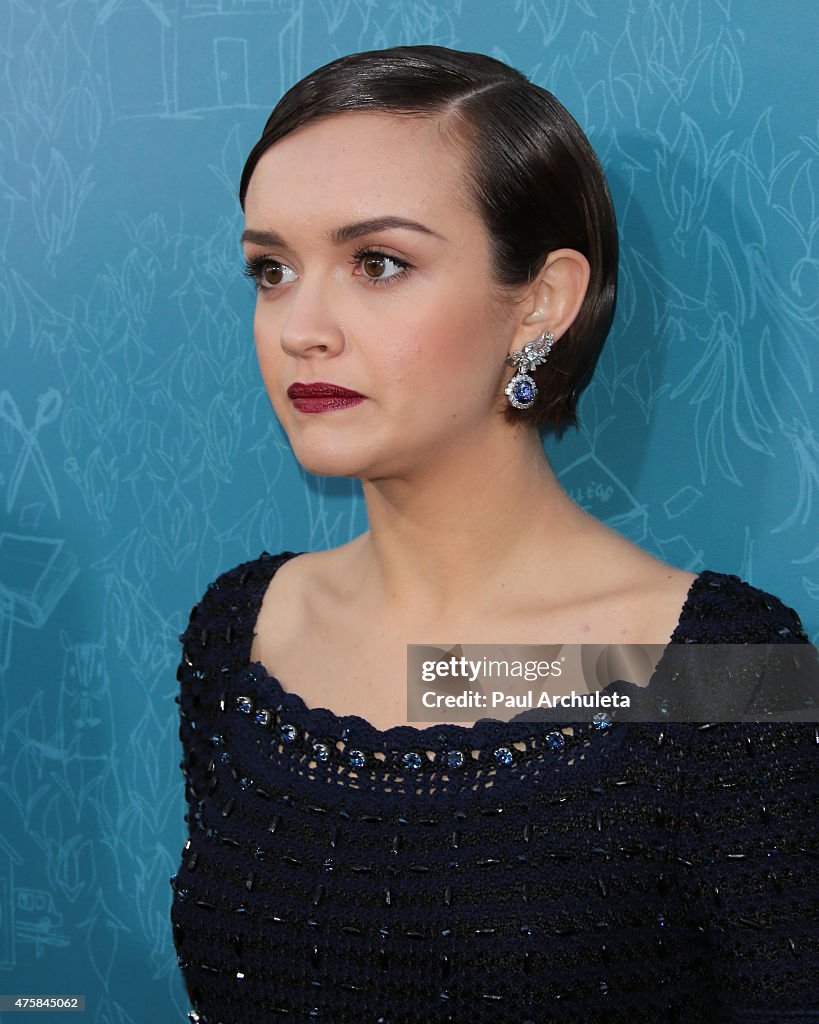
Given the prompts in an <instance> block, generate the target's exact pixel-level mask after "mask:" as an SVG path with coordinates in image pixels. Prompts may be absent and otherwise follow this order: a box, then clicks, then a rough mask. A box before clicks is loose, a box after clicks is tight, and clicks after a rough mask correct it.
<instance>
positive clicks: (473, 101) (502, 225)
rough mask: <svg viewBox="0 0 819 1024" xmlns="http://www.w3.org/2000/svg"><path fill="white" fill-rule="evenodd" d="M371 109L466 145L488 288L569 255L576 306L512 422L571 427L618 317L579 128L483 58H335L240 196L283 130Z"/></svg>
mask: <svg viewBox="0 0 819 1024" xmlns="http://www.w3.org/2000/svg"><path fill="white" fill-rule="evenodd" d="M356 110H371V111H382V112H390V113H395V114H406V115H415V116H435V115H439V114H440V115H445V116H447V117H448V118H449V119H450V122H451V124H452V125H453V128H454V130H455V132H456V134H457V136H458V137H459V138H460V140H461V141H462V143H463V145H464V146H465V149H466V153H467V167H468V169H469V170H468V180H467V182H466V185H467V189H468V191H469V193H470V195H471V198H472V200H473V202H474V205H475V207H476V209H477V210H478V212H479V214H480V216H481V217H482V219H483V222H484V224H485V226H486V229H487V232H488V235H489V240H490V250H491V254H492V265H493V273H494V277H495V280H496V281H497V283H498V284H499V285H500V286H501V287H509V288H516V287H518V286H521V285H525V284H526V283H528V282H529V281H531V280H532V278H533V277H534V275H535V274H537V272H538V271H539V270H540V269H541V267H542V266H543V264H544V262H545V260H546V258H547V256H548V255H549V253H550V252H553V251H554V250H556V249H562V248H564V247H565V248H570V249H576V250H578V251H579V252H581V253H583V255H584V256H585V257H586V258H587V259H588V261H589V264H590V266H591V279H590V281H589V287H588V290H587V293H586V297H585V298H584V300H583V304H582V306H581V308H580V311H579V313H578V315H577V318H576V319H575V321H574V322H573V323H572V325H571V327H570V328H569V329H568V331H566V333H565V334H564V336H563V337H562V338H561V339H560V341H559V342H558V343H557V344H555V346H554V348H553V349H552V352H551V354H550V356H549V359H548V362H547V363H546V365H545V366H544V367H543V368H542V369H541V371H540V373H539V375H538V395H537V398H536V401H535V403H534V405H533V406H532V407H531V408H529V409H526V410H517V409H514V408H512V407H511V406H509V408H508V409H507V412H506V415H507V419H509V421H510V422H518V423H519V422H521V421H522V420H524V421H528V422H530V423H532V424H534V425H535V426H537V427H550V428H552V429H555V430H557V431H562V430H563V429H564V428H565V427H566V426H568V425H576V423H577V416H576V412H575V409H576V404H577V395H578V392H579V391H580V390H582V388H583V387H585V385H586V384H587V383H588V380H589V378H590V377H591V374H592V371H593V369H594V366H595V363H596V361H597V357H598V355H599V353H600V349H601V348H602V345H603V342H604V341H605V338H606V335H607V334H608V331H609V328H610V326H611V321H612V317H613V316H614V306H615V299H616V293H617V224H616V220H615V215H614V208H613V206H612V202H611V196H610V194H609V189H608V185H607V183H606V178H605V175H604V174H603V170H602V168H601V166H600V162H599V161H598V159H597V156H596V155H595V152H594V150H593V149H592V147H591V145H590V143H589V141H588V139H587V138H586V136H585V135H584V134H583V132H582V130H581V129H580V126H579V125H578V124H577V122H576V121H575V119H574V118H573V117H572V115H571V114H570V113H569V112H568V111H567V110H566V108H565V107H564V106H563V105H562V104H561V103H560V102H559V101H558V100H557V99H556V98H555V97H554V96H553V95H552V94H551V93H550V92H548V91H547V90H546V89H542V88H541V87H540V86H537V85H534V84H533V83H532V82H530V81H529V80H528V79H527V78H526V76H525V75H523V74H521V72H519V71H516V70H515V69H514V68H511V67H509V65H507V64H504V63H502V62H501V61H499V60H495V59H494V58H493V57H488V56H486V55H485V54H482V53H466V52H463V51H460V50H450V49H447V48H446V47H442V46H395V47H392V48H390V49H385V50H369V51H366V52H364V53H354V54H350V55H348V56H345V57H340V58H338V59H337V60H334V61H332V62H331V63H329V64H325V65H324V66H323V67H320V68H318V69H317V70H315V71H313V72H312V73H311V74H309V75H307V77H306V78H303V79H302V80H301V81H300V82H298V83H297V84H296V85H294V86H293V87H292V88H291V89H289V90H288V92H286V93H285V95H284V96H283V97H282V99H281V100H280V101H279V103H278V104H277V106H276V108H275V109H274V110H273V112H272V114H271V115H270V117H269V118H268V121H267V124H266V125H265V127H264V131H263V132H262V135H261V138H260V139H259V141H258V142H257V143H256V145H255V146H254V147H253V149H252V150H251V151H250V155H249V156H248V158H247V162H246V163H245V167H244V170H243V171H242V180H241V184H240V187H239V200H240V202H241V204H242V207H243V208H244V201H245V195H246V193H247V188H248V183H249V181H250V177H251V175H252V174H253V170H254V168H255V166H256V164H257V162H258V160H259V158H260V157H261V155H262V154H263V153H264V152H265V151H266V150H267V149H268V148H269V147H270V146H272V145H273V144H274V143H275V142H277V141H278V140H279V139H281V138H283V137H284V136H285V135H287V134H288V133H289V132H292V131H294V130H295V129H296V128H300V127H302V126H303V125H307V124H311V123H314V122H316V121H318V120H320V119H322V118H326V117H329V116H331V115H333V114H341V113H345V112H348V111H356Z"/></svg>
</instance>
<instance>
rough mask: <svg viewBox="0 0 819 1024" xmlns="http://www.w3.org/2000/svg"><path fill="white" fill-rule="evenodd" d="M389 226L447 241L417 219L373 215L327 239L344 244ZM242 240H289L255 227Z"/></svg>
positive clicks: (331, 233) (276, 242) (334, 230)
mask: <svg viewBox="0 0 819 1024" xmlns="http://www.w3.org/2000/svg"><path fill="white" fill-rule="evenodd" d="M388 228H404V229H405V230H407V231H418V232H420V233H421V234H424V235H432V236H433V237H434V238H440V239H441V240H442V241H446V239H445V238H444V236H443V235H440V234H438V232H437V231H433V230H432V228H428V227H427V226H426V225H425V224H421V223H420V222H419V221H417V220H407V218H406V217H371V218H370V219H369V220H359V221H356V222H355V223H354V224H345V225H344V226H343V227H340V228H331V229H330V231H328V232H327V233H326V236H325V237H326V238H327V241H328V242H330V244H331V245H343V244H344V243H345V242H350V241H352V240H353V239H354V238H359V237H360V236H361V235H366V234H368V233H369V232H370V231H385V230H387V229H388ZM242 242H243V243H244V242H255V243H256V244H257V245H270V246H274V247H276V246H278V247H283V248H287V242H286V241H285V240H284V238H283V237H282V236H281V235H280V234H278V233H277V232H276V231H257V230H255V229H254V228H246V229H245V230H244V231H243V232H242Z"/></svg>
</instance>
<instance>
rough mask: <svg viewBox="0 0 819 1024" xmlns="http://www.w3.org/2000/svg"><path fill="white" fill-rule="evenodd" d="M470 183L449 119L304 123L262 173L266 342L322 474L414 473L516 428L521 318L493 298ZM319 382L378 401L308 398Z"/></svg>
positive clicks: (257, 266) (308, 462)
mask: <svg viewBox="0 0 819 1024" xmlns="http://www.w3.org/2000/svg"><path fill="white" fill-rule="evenodd" d="M464 174H465V172H464V156H463V154H462V152H461V150H460V148H459V147H457V146H456V145H454V144H453V143H452V142H451V141H447V139H446V138H445V137H444V136H443V134H442V133H441V132H440V128H439V126H438V124H437V122H436V121H435V120H432V119H428V118H409V117H402V116H394V115H390V114H383V113H375V112H355V113H349V114H340V115H336V116H333V117H330V118H328V119H327V120H324V121H320V122H317V123H316V124H312V125H308V126H306V127H304V128H300V129H298V130H296V131H295V132H292V133H291V134H290V135H288V136H286V137H285V138H284V139H282V140H281V141H280V142H277V143H275V144H274V145H273V146H272V147H271V148H270V149H268V150H267V152H266V153H265V154H264V155H263V156H262V157H261V159H260V160H259V163H258V164H257V165H256V168H255V170H254V172H253V176H252V178H251V180H250V185H249V188H248V192H247V196H246V200H245V218H246V230H245V233H244V236H243V242H244V248H245V256H246V259H247V261H248V264H249V270H250V271H252V275H253V277H254V278H255V280H256V282H257V285H258V289H259V291H258V298H257V303H256V314H255V320H254V334H255V340H256V348H257V352H258V357H259V365H260V367H261V371H262V376H263V378H264V382H265V386H266V388H267V392H268V394H269V396H270V400H271V402H272V404H273V407H274V409H275V411H276V414H277V416H278V417H279V419H280V421H281V423H282V425H283V426H284V429H285V430H286V432H287V435H288V437H289V439H290V443H291V445H292V447H293V450H294V453H295V455H296V458H297V459H298V460H299V462H300V463H301V464H302V465H303V466H305V467H306V468H307V469H308V470H310V471H312V472H314V473H318V474H327V475H333V476H357V477H361V478H364V479H378V478H383V477H386V476H407V475H409V474H411V473H412V472H413V470H414V469H417V468H418V466H419V465H423V464H424V462H428V461H429V460H430V459H433V458H436V457H438V458H441V457H446V456H447V455H449V456H457V454H458V452H459V451H466V450H467V447H468V449H471V450H472V451H473V452H474V451H475V450H476V449H475V446H476V445H481V444H482V442H483V441H484V440H485V437H486V435H487V432H489V433H491V432H497V431H508V430H509V426H508V424H506V423H505V421H504V419H503V417H502V416H501V415H500V410H502V409H503V405H504V402H505V398H504V397H503V384H504V382H505V381H506V380H507V379H508V377H509V376H510V375H511V372H510V371H508V370H507V369H505V367H504V359H505V357H506V355H507V354H508V352H509V348H510V342H511V340H512V338H513V336H514V331H515V327H516V326H517V323H518V320H519V316H518V315H517V312H516V307H515V305H514V304H513V303H512V302H511V300H510V299H508V298H507V299H506V300H501V299H500V298H498V297H497V292H494V293H493V288H492V277H491V272H490V257H489V243H488V237H487V234H486V230H485V228H484V226H483V223H482V221H481V220H480V218H479V216H478V215H477V213H475V212H473V210H472V209H471V208H470V205H469V202H468V199H467V197H466V193H465V188H464ZM399 221H400V222H403V223H399ZM536 333H537V331H533V332H532V334H533V336H534V335H535V334H536ZM316 384H330V385H336V386H338V387H341V388H345V389H348V390H350V391H354V392H357V393H358V394H359V395H360V396H363V398H362V399H359V400H357V401H346V402H345V401H342V402H339V401H338V400H337V399H333V398H326V397H325V398H324V399H323V400H322V396H321V394H320V393H319V394H318V395H317V396H315V397H311V396H310V395H309V394H308V392H309V387H308V388H307V390H305V388H304V387H301V392H302V394H303V395H307V397H306V398H305V397H302V398H299V397H298V395H296V391H298V390H299V388H298V387H296V388H294V385H295V386H298V385H302V386H309V385H316ZM288 389H289V390H290V393H289V394H288ZM320 390H321V389H319V392H320ZM465 446H467V447H465Z"/></svg>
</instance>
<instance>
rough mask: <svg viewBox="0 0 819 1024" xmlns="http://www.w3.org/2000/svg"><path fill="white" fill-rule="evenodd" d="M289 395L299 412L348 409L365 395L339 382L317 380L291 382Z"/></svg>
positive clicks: (361, 400) (288, 390)
mask: <svg viewBox="0 0 819 1024" xmlns="http://www.w3.org/2000/svg"><path fill="white" fill-rule="evenodd" d="M287 396H288V398H289V399H290V400H291V401H292V403H293V406H294V407H295V408H296V409H298V411H299V412H329V411H330V410H332V409H347V408H349V407H350V406H353V405H358V404H359V402H363V401H364V399H365V397H366V396H365V395H362V394H359V392H358V391H351V390H350V389H349V388H343V387H341V386H340V385H338V384H328V383H326V382H325V381H316V383H314V384H301V383H298V382H297V383H295V384H291V385H290V387H289V388H288V389H287Z"/></svg>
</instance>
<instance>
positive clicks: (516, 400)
mask: <svg viewBox="0 0 819 1024" xmlns="http://www.w3.org/2000/svg"><path fill="white" fill-rule="evenodd" d="M554 340H555V338H554V335H553V334H552V332H551V331H544V332H543V334H541V335H540V336H539V337H537V338H535V340H534V341H530V342H528V343H527V344H526V345H524V346H523V348H522V349H517V351H515V352H512V353H510V354H509V355H508V356H507V357H506V362H507V363H508V364H509V365H510V366H516V367H517V368H518V369H517V373H516V374H515V376H514V377H513V378H512V379H511V380H510V381H509V383H508V384H507V385H506V388H505V391H504V393H505V394H506V397H507V398H508V399H509V402H510V404H511V405H513V406H514V407H515V408H516V409H529V408H531V406H533V405H534V404H535V399H536V398H537V384H535V382H534V381H533V380H532V378H531V377H530V376H529V374H530V372H531V371H532V370H536V369H537V368H538V366H541V365H542V364H543V363H545V362H546V360H547V358H548V357H549V353H550V352H551V350H552V343H553V342H554Z"/></svg>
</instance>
